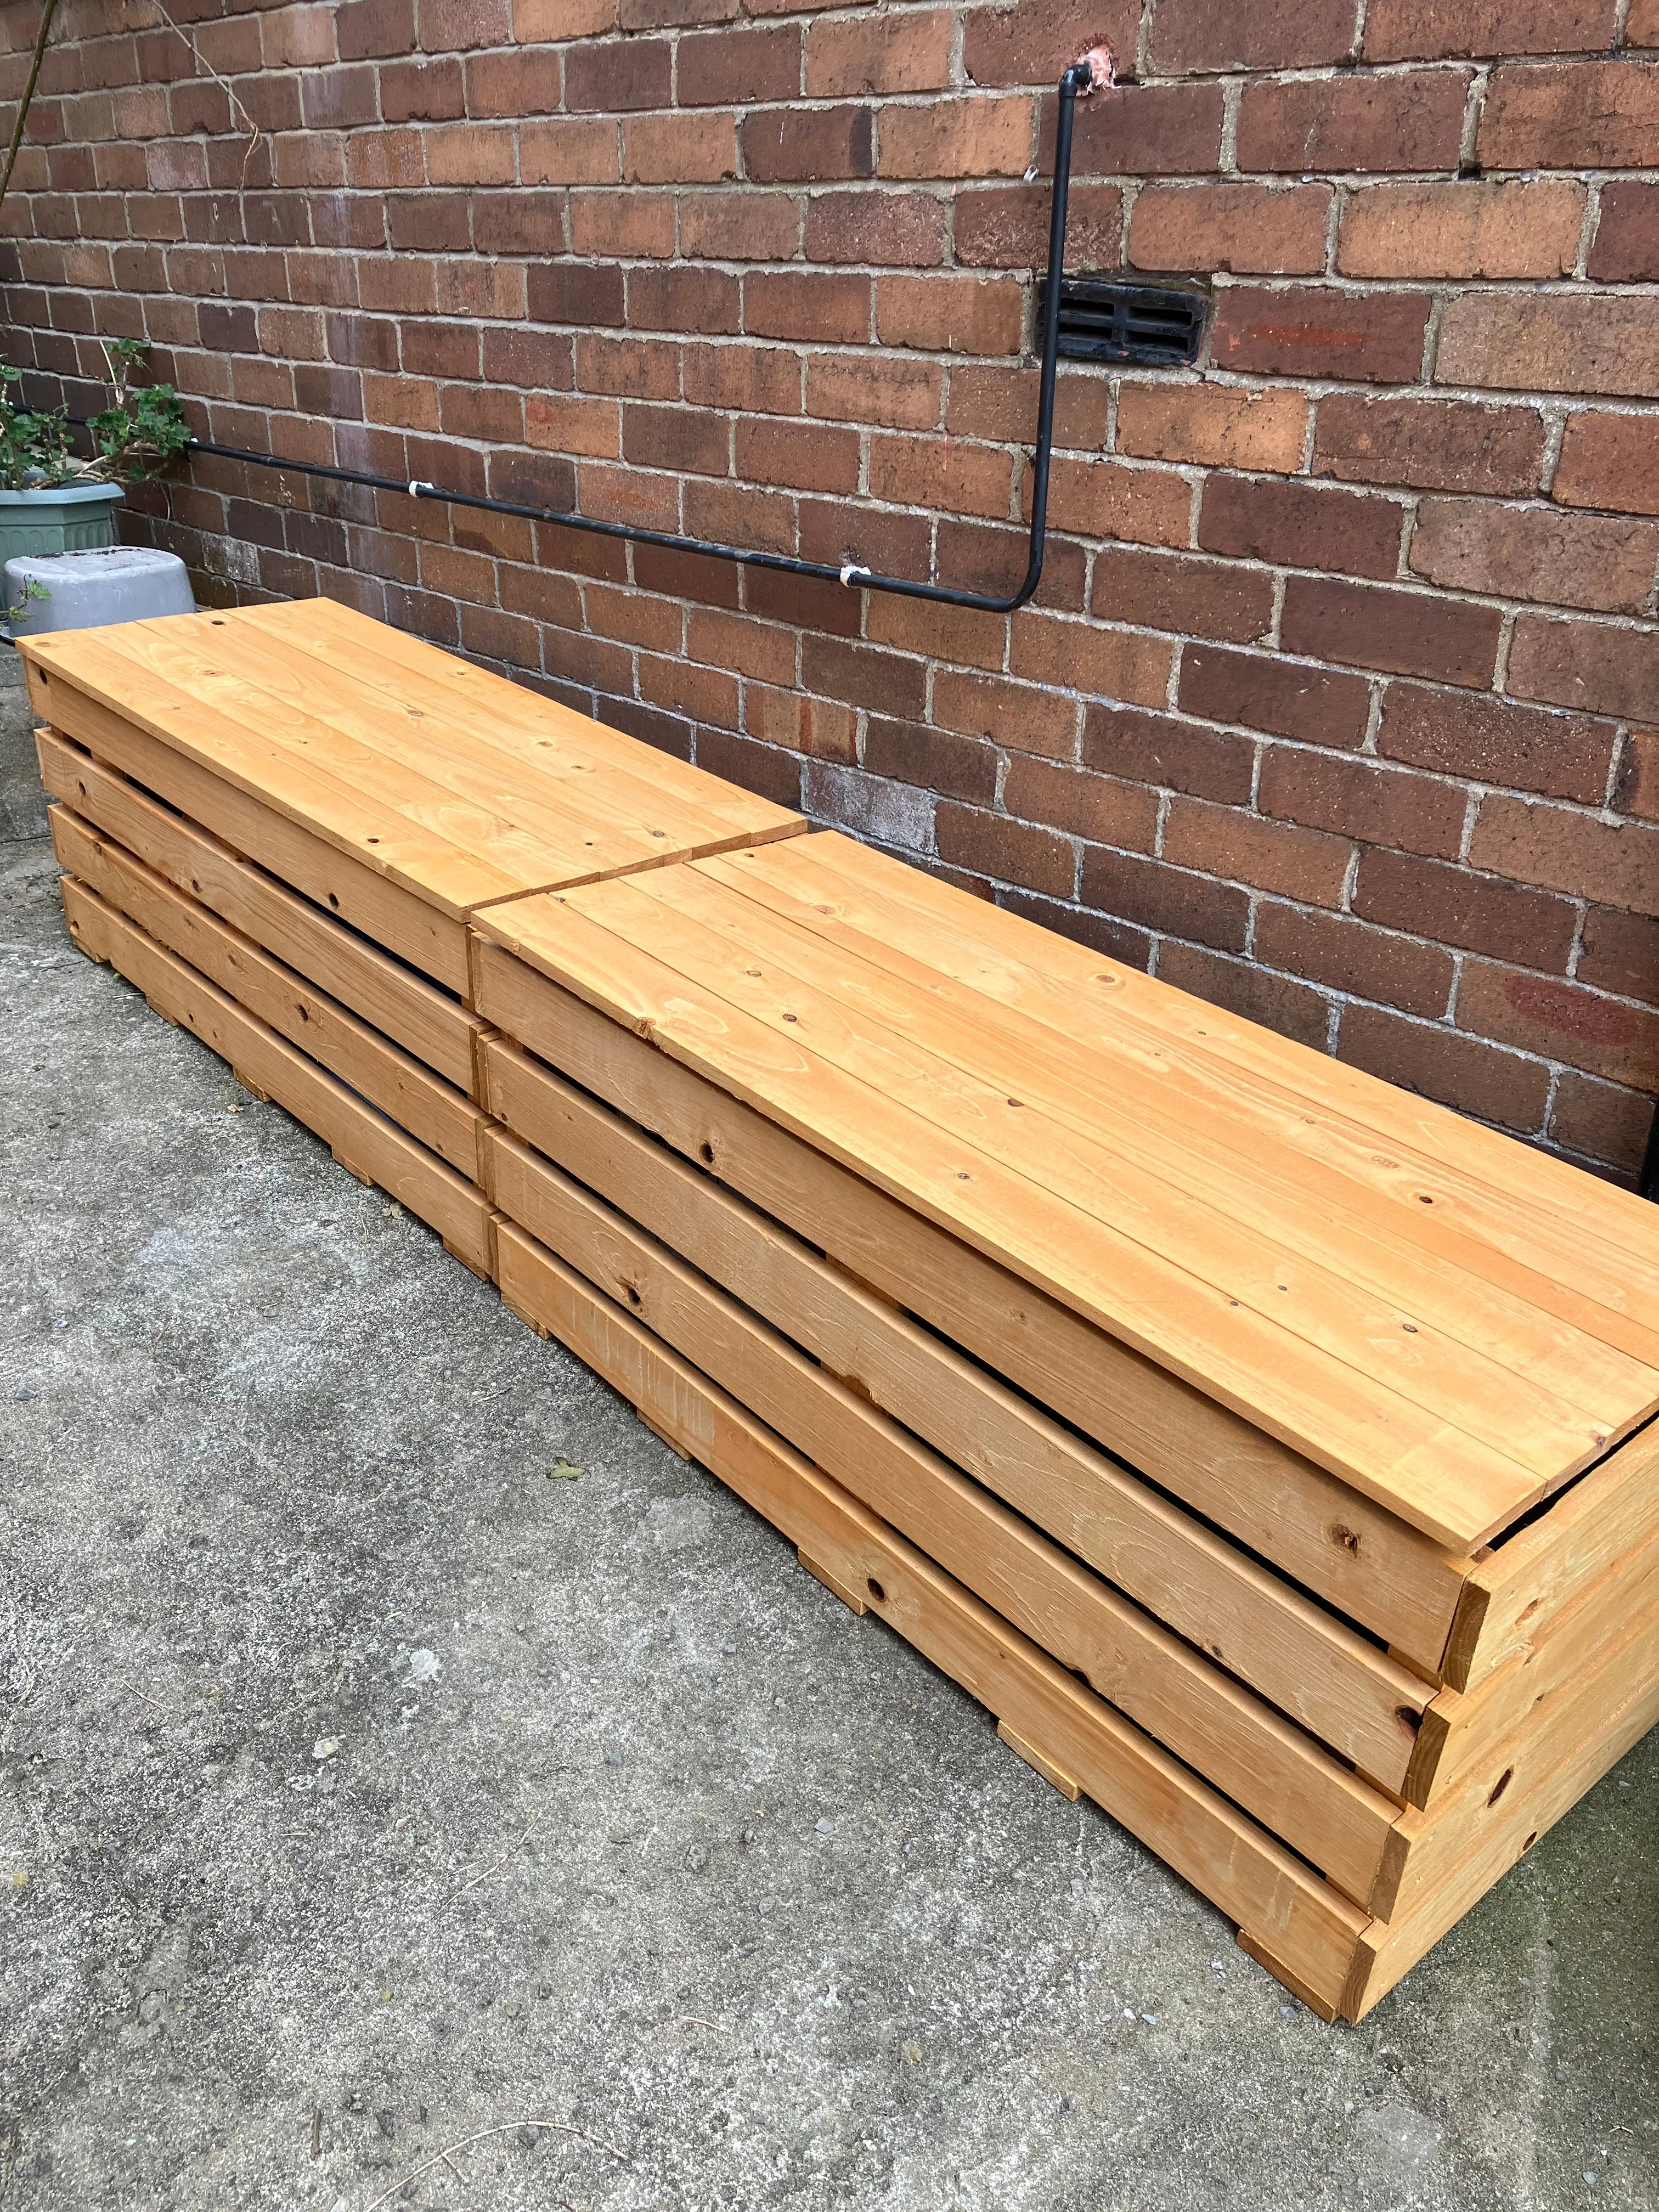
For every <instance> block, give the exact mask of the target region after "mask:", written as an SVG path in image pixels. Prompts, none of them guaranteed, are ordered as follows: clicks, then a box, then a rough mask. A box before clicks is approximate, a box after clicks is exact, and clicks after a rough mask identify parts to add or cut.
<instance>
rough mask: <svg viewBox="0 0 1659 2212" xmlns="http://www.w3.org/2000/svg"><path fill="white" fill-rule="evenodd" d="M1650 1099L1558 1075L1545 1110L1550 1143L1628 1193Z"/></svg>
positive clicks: (1649, 1120)
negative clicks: (1597, 1167)
mask: <svg viewBox="0 0 1659 2212" xmlns="http://www.w3.org/2000/svg"><path fill="white" fill-rule="evenodd" d="M1653 1114H1654V1106H1653V1101H1652V1099H1651V1098H1644V1097H1642V1096H1641V1095H1640V1094H1639V1092H1637V1091H1626V1090H1623V1089H1621V1088H1620V1087H1619V1086H1618V1085H1613V1084H1611V1083H1598V1082H1596V1081H1595V1079H1594V1078H1593V1077H1591V1076H1588V1075H1576V1074H1573V1075H1564V1076H1563V1077H1562V1078H1561V1081H1560V1083H1559V1086H1558V1087H1557V1090H1556V1093H1555V1103H1554V1104H1553V1107H1552V1108H1551V1109H1550V1142H1551V1143H1552V1144H1553V1145H1559V1146H1561V1148H1562V1149H1563V1150H1564V1151H1565V1152H1578V1153H1582V1154H1583V1156H1584V1157H1585V1158H1588V1159H1591V1160H1595V1161H1598V1162H1601V1163H1602V1164H1605V1165H1606V1166H1607V1167H1610V1168H1613V1169H1614V1170H1617V1171H1618V1179H1619V1180H1620V1182H1626V1183H1627V1184H1628V1185H1629V1186H1630V1187H1631V1188H1634V1187H1635V1183H1636V1178H1637V1176H1638V1173H1639V1172H1640V1170H1641V1168H1642V1164H1643V1162H1644V1158H1645V1156H1646V1152H1647V1148H1648V1142H1649V1139H1650V1136H1651V1133H1652V1130H1653Z"/></svg>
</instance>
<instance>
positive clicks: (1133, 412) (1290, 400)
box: [1117, 382, 1310, 475]
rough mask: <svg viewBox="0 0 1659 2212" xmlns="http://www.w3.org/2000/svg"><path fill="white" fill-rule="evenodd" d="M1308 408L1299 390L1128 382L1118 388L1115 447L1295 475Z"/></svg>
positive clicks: (1154, 456)
mask: <svg viewBox="0 0 1659 2212" xmlns="http://www.w3.org/2000/svg"><path fill="white" fill-rule="evenodd" d="M1309 412H1310V404H1309V402H1308V400H1307V399H1306V398H1305V397H1304V395H1303V394H1302V393H1301V392H1271V391H1269V392H1249V391H1241V390H1237V389H1235V388H1234V387H1232V386H1228V385H1222V384H1133V383H1127V382H1126V383H1125V384H1124V386H1123V387H1122V389H1121V392H1120V393H1119V395H1118V403H1117V450H1118V452H1119V453H1134V454H1138V455H1139V456H1140V457H1141V458H1143V459H1147V460H1161V461H1196V462H1201V463H1204V464H1206V465H1210V466H1212V467H1216V468H1231V469H1255V470H1262V471H1278V472H1279V473H1281V474H1284V475H1294V474H1295V472H1296V471H1297V470H1298V469H1299V468H1300V467H1301V465H1302V453H1303V447H1304V444H1305V442H1306V439H1307V435H1308V416H1309Z"/></svg>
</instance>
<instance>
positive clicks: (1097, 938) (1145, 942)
mask: <svg viewBox="0 0 1659 2212" xmlns="http://www.w3.org/2000/svg"><path fill="white" fill-rule="evenodd" d="M964 880H965V882H966V887H967V888H968V889H969V890H973V889H974V888H975V885H974V884H973V882H972V880H971V879H970V878H969V879H964ZM996 903H997V904H998V905H999V906H1000V907H1002V908H1005V909H1006V912H1008V913H1009V914H1018V915H1024V917H1025V919H1026V921H1036V922H1040V923H1041V924H1042V927H1043V928H1044V929H1052V930H1053V931H1054V933H1055V934H1056V935H1057V936H1060V937H1067V938H1070V939H1071V940H1072V942H1073V944H1074V945H1089V946H1091V948H1092V949H1093V950H1094V951H1097V952H1102V953H1104V954H1105V956H1106V957H1107V958H1108V959H1109V960H1120V961H1123V962H1125V963H1127V965H1128V966H1130V967H1132V968H1139V969H1143V970H1144V969H1146V965H1147V961H1148V957H1149V955H1150V952H1151V949H1152V939H1151V938H1150V937H1148V936H1147V934H1146V931H1145V930H1143V929H1131V928H1129V927H1127V925H1126V924H1124V923H1122V922H1121V921H1113V920H1112V918H1111V917H1110V915H1103V914H1091V913H1089V912H1088V910H1087V909H1086V908H1083V907H1077V906H1069V905H1063V904H1061V902H1060V901H1059V900H1057V899H1046V898H1039V897H1038V896H1036V893H1035V892H1033V891H1017V890H1003V891H999V892H997V894H996Z"/></svg>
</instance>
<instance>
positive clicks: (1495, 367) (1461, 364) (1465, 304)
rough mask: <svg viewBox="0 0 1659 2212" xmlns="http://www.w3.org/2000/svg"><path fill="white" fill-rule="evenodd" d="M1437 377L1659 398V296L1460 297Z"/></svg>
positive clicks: (1448, 320)
mask: <svg viewBox="0 0 1659 2212" xmlns="http://www.w3.org/2000/svg"><path fill="white" fill-rule="evenodd" d="M1655 74H1656V76H1659V68H1656V71H1655ZM1434 377H1435V382H1436V383H1437V384H1476V385H1489V386H1500V387H1504V388H1507V389H1509V390H1511V391H1516V390H1521V391H1525V390H1532V391H1539V392H1607V393H1609V394H1615V395H1617V394H1626V393H1628V394H1631V395H1632V396H1634V397H1636V398H1653V397H1656V396H1659V296H1654V295H1647V294H1643V293H1634V294H1632V293H1622V294H1621V293H1616V292H1613V293H1601V294H1595V293H1591V294H1589V295H1568V294H1565V293H1556V292H1538V293H1524V292H1523V293H1517V294H1509V293H1503V292H1464V293H1461V294H1459V295H1455V297H1454V298H1453V299H1452V300H1451V301H1449V304H1448V306H1447V308H1446V317H1445V321H1444V322H1443V325H1441V331H1440V348H1439V352H1438V355H1437V359H1436V362H1435V370H1434Z"/></svg>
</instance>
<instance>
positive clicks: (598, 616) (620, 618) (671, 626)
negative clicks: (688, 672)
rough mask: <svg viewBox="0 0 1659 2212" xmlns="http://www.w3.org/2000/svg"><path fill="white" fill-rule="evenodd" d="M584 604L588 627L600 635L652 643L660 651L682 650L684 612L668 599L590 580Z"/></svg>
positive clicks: (632, 641)
mask: <svg viewBox="0 0 1659 2212" xmlns="http://www.w3.org/2000/svg"><path fill="white" fill-rule="evenodd" d="M582 605H583V607H584V609H585V610H586V615H587V626H588V628H589V629H592V630H593V631H595V632H596V633H597V634H598V635H599V636H600V637H611V638H615V639H616V640H617V641H618V643H620V644H623V645H645V646H649V647H651V648H652V650H653V652H656V653H678V651H679V647H680V641H681V636H682V634H683V632H684V610H683V609H681V608H679V607H678V606H676V605H673V604H672V603H671V601H669V600H667V599H651V598H649V597H647V595H646V594H645V593H644V592H618V591H615V590H613V589H611V586H608V585H605V584H589V585H588V586H587V587H586V591H585V592H584V593H583V598H582Z"/></svg>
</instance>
